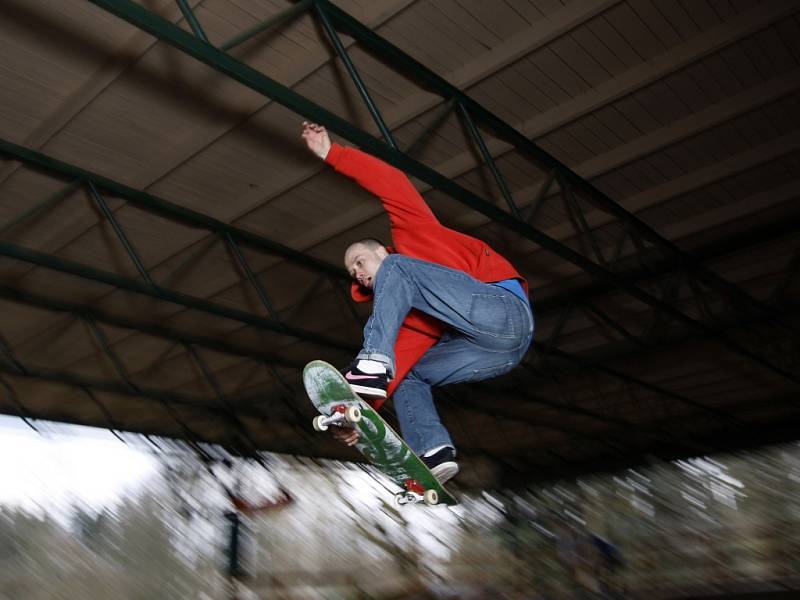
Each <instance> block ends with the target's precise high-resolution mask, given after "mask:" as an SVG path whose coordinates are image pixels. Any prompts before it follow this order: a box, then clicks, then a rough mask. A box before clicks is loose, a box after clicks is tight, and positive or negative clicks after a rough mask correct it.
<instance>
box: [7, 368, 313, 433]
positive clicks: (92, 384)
mask: <svg viewBox="0 0 800 600" xmlns="http://www.w3.org/2000/svg"><path fill="white" fill-rule="evenodd" d="M0 373H5V374H7V375H10V376H13V377H19V378H24V379H34V380H41V381H47V382H51V383H61V384H64V385H69V386H74V387H79V388H83V389H84V390H86V389H88V390H92V391H96V392H106V393H110V394H117V395H120V396H128V397H132V398H143V399H145V400H147V401H156V402H158V403H161V404H163V405H165V407H167V408H168V410H169V409H170V407H171V409H172V410H174V409H175V407H178V408H181V409H188V410H192V411H195V410H200V411H203V412H206V413H208V414H210V415H212V416H214V417H219V418H225V419H227V418H228V417H229V415H228V413H227V411H225V410H224V409H222V408H220V407H219V405H218V404H216V403H212V402H208V401H207V400H198V399H197V398H195V397H193V396H187V395H185V394H181V393H178V392H173V391H165V390H160V389H155V388H148V387H140V388H139V389H138V390H137V391H133V390H131V389H130V388H128V386H126V385H124V384H121V383H116V382H110V381H103V380H100V379H94V378H91V377H86V376H83V375H77V374H75V373H70V372H67V371H58V370H53V369H42V368H33V367H30V368H27V369H26V370H25V372H24V373H20V372H19V371H17V370H15V369H13V368H12V367H9V366H8V365H5V364H3V363H0ZM25 411H26V412H30V411H29V410H28V409H25ZM238 413H239V414H240V415H241V416H243V417H247V418H252V419H258V420H260V421H263V420H269V419H267V418H266V417H265V414H264V413H262V412H251V411H247V410H242V409H238ZM173 416H174V415H173ZM281 423H284V424H286V425H291V426H292V427H296V426H297V424H296V423H287V422H285V421H281ZM178 425H181V423H178ZM183 427H185V424H183V425H182V428H183ZM190 433H191V434H192V436H191V437H194V438H197V439H200V436H198V435H197V434H196V432H193V431H191V430H190Z"/></svg>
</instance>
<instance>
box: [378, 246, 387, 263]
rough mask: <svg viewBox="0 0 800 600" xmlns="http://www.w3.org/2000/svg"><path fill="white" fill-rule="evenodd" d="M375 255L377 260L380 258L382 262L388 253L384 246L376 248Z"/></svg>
mask: <svg viewBox="0 0 800 600" xmlns="http://www.w3.org/2000/svg"><path fill="white" fill-rule="evenodd" d="M375 254H376V255H377V256H378V258H380V259H381V260H383V259H384V258H386V257H387V256H389V251H388V250H387V249H386V246H379V247H378V248H377V249H376V250H375Z"/></svg>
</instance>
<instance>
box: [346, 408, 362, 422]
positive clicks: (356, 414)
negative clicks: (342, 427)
mask: <svg viewBox="0 0 800 600" xmlns="http://www.w3.org/2000/svg"><path fill="white" fill-rule="evenodd" d="M345 418H346V419H347V420H348V421H350V422H351V423H358V422H359V421H360V420H361V409H360V408H358V407H357V406H350V407H348V408H347V412H346V413H345Z"/></svg>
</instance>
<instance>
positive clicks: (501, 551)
mask: <svg viewBox="0 0 800 600" xmlns="http://www.w3.org/2000/svg"><path fill="white" fill-rule="evenodd" d="M170 444H171V445H170V447H169V448H170V450H169V451H168V452H163V453H161V454H159V456H158V458H159V461H160V463H161V473H160V476H159V477H157V478H155V479H153V480H151V481H150V482H149V483H148V485H147V486H145V487H144V488H143V489H140V490H139V491H138V492H137V493H135V494H133V495H129V496H126V497H125V498H124V499H123V500H122V501H121V502H120V503H118V504H117V505H115V506H113V507H90V506H73V508H72V510H71V511H70V516H69V518H68V519H66V520H64V519H57V518H54V517H52V516H49V515H46V514H44V515H39V516H36V515H33V514H31V513H30V512H26V511H23V510H20V509H18V508H17V509H14V508H10V507H6V508H0V599H1V600H12V599H13V600H18V599H21V598H24V599H26V600H38V599H40V598H41V599H60V598H64V599H68V598H69V599H70V600H74V599H75V598H82V599H87V600H93V599H100V598H112V597H113V598H116V599H131V600H134V599H136V600H138V599H141V600H145V599H147V600H152V599H160V598H164V599H167V598H169V599H175V598H193V599H194V598H197V599H217V598H219V599H232V598H239V599H242V600H243V599H245V598H399V597H413V598H427V597H454V596H452V594H458V597H460V598H489V597H497V598H500V597H507V598H573V597H595V598H601V597H608V598H629V597H643V596H648V597H653V598H658V597H670V595H672V596H678V595H680V593H681V590H697V589H702V590H711V589H712V588H713V586H714V585H719V586H723V585H724V586H728V587H730V586H733V585H735V584H736V583H737V582H740V583H742V582H747V583H749V584H752V583H753V582H759V581H760V582H770V581H773V582H774V581H782V582H784V584H785V585H789V584H787V583H786V582H790V583H791V581H793V580H792V579H791V577H792V576H793V575H796V574H797V573H800V534H799V533H798V532H800V445H798V444H790V445H785V446H781V447H776V448H770V449H764V450H761V451H758V452H752V453H749V454H741V455H734V456H725V457H713V458H708V457H706V458H698V459H692V460H686V461H677V462H672V463H661V462H659V463H654V464H652V465H649V466H647V467H643V468H641V469H637V470H628V471H625V472H619V473H615V474H605V475H600V474H598V475H595V476H592V477H586V478H581V479H578V480H573V481H562V482H558V483H553V484H551V485H546V486H531V487H530V488H527V489H518V490H514V491H509V490H504V491H496V490H494V491H485V492H482V493H475V494H464V495H462V496H461V498H462V504H461V505H460V506H458V507H455V508H453V509H449V508H446V507H437V508H426V507H421V506H406V507H402V508H398V507H395V506H394V505H393V503H392V494H391V491H390V489H389V488H390V485H389V484H388V483H387V482H386V481H385V480H384V479H383V478H382V476H380V474H378V473H376V472H374V471H371V470H369V469H367V468H363V467H362V466H360V465H353V464H340V463H325V462H318V461H314V460H311V459H307V458H298V457H289V456H265V457H264V460H263V462H264V464H263V465H259V464H257V463H255V462H254V461H244V460H237V459H234V458H233V457H229V456H224V455H223V453H221V452H219V451H218V456H217V459H216V460H211V461H209V460H204V461H203V460H199V459H198V458H197V455H196V454H194V453H193V452H189V451H188V450H187V449H186V448H183V447H182V446H181V445H180V444H177V443H174V442H170ZM265 466H266V468H264V467H265ZM287 491H288V492H289V494H290V495H291V496H292V499H293V502H291V503H289V504H281V503H277V504H275V505H274V506H273V505H271V504H270V502H265V499H266V500H268V499H270V498H274V497H276V496H277V495H278V494H280V493H283V492H287ZM231 494H235V495H236V496H237V497H239V498H242V499H244V501H245V502H246V503H249V504H251V505H252V506H258V507H260V508H259V510H256V511H254V512H253V514H249V515H240V516H239V517H238V519H239V523H240V529H239V535H240V542H241V544H240V546H239V548H238V550H239V553H240V558H241V563H242V572H241V575H242V576H241V578H239V579H238V580H236V581H234V580H229V579H228V577H227V574H228V561H229V560H230V531H231V526H232V525H231V524H232V519H231V514H232V512H233V505H232V503H231V500H230V496H231ZM237 514H238V513H237ZM226 515H227V516H226Z"/></svg>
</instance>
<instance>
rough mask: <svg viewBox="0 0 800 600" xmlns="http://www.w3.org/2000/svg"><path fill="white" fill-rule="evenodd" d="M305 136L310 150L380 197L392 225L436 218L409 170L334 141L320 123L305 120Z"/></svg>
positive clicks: (406, 225) (416, 224)
mask: <svg viewBox="0 0 800 600" xmlns="http://www.w3.org/2000/svg"><path fill="white" fill-rule="evenodd" d="M302 137H303V139H304V140H305V142H306V145H307V146H308V149H309V150H311V152H313V153H314V154H316V155H317V156H318V157H319V158H321V159H323V160H325V161H326V162H327V163H328V164H330V165H331V166H332V167H333V168H334V169H336V171H338V172H339V173H342V174H343V175H347V176H348V177H351V178H353V179H355V180H356V182H357V183H358V184H359V185H360V186H361V187H363V188H364V189H366V190H367V191H368V192H371V193H373V194H375V195H376V196H378V197H379V198H380V199H381V202H382V203H383V207H384V208H385V209H386V212H387V213H389V219H390V220H391V222H392V226H395V227H403V226H404V227H407V228H409V227H416V226H418V225H420V224H421V223H423V222H426V221H427V222H430V221H435V222H438V221H436V217H435V216H434V214H433V212H432V211H431V209H430V207H429V206H428V205H427V204H426V203H425V200H424V199H423V198H422V196H421V195H420V194H419V192H418V191H417V188H415V187H414V184H412V183H411V181H410V180H409V179H408V177H407V176H406V174H405V173H403V172H402V171H401V170H400V169H396V168H394V167H393V166H392V165H390V164H388V163H385V162H383V161H382V160H380V159H377V158H375V157H374V156H372V155H371V154H367V153H366V152H362V151H361V150H357V149H355V148H350V147H344V146H339V145H338V144H331V140H330V138H329V137H328V132H327V131H326V130H325V128H324V127H323V126H321V125H317V124H316V123H308V122H304V123H303V133H302Z"/></svg>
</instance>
